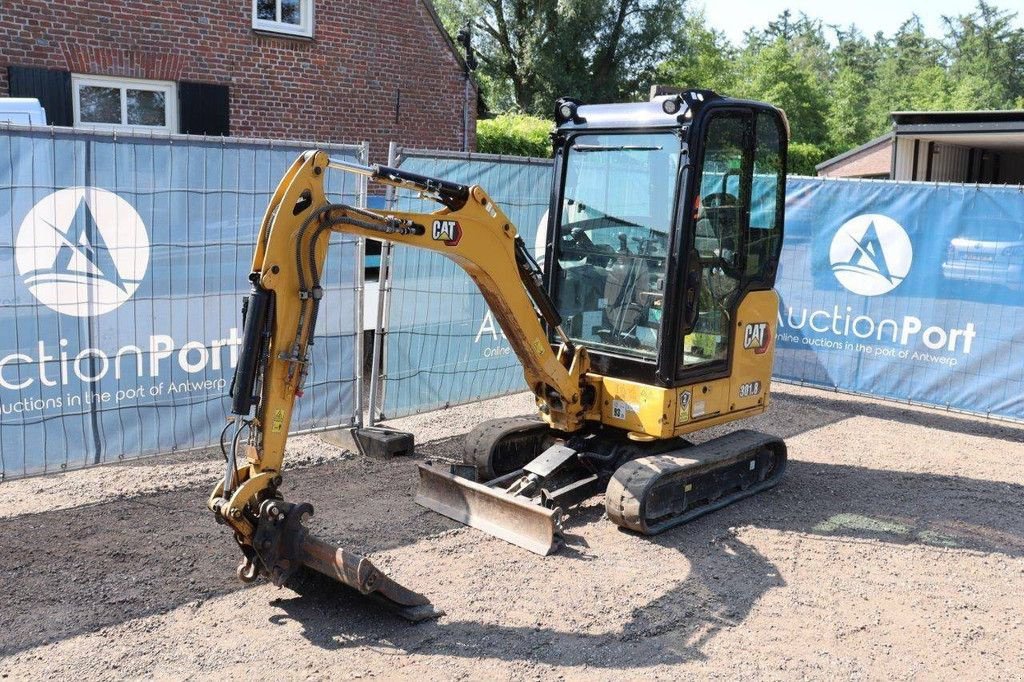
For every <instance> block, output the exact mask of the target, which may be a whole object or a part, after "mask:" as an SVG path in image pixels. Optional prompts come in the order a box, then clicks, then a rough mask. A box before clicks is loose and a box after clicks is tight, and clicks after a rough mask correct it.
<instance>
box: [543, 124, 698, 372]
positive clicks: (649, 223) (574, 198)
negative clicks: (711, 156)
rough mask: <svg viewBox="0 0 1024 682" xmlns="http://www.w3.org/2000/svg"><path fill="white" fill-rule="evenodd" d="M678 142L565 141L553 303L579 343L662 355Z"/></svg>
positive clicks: (612, 137)
mask: <svg viewBox="0 0 1024 682" xmlns="http://www.w3.org/2000/svg"><path fill="white" fill-rule="evenodd" d="M680 148H681V147H680V141H679V138H678V137H677V136H676V134H675V133H674V132H657V133H633V134H621V133H619V134H596V135H579V136H577V137H575V138H573V140H572V141H571V143H570V144H569V147H568V152H567V153H568V161H567V166H566V172H565V186H564V191H563V194H562V205H561V218H560V222H559V226H558V232H557V239H558V244H557V245H556V246H555V248H556V249H557V250H556V254H557V265H558V270H557V272H556V282H555V299H556V301H555V302H556V304H557V306H558V309H559V312H560V313H561V315H562V317H563V320H564V322H563V326H564V328H565V330H566V332H567V333H568V335H569V337H570V338H571V339H573V340H574V341H578V342H581V343H583V344H584V345H586V346H587V347H589V348H592V349H594V350H605V351H608V352H613V353H616V354H621V355H627V356H631V357H636V358H640V359H645V360H653V359H655V358H656V356H657V349H658V336H659V333H660V329H661V318H662V306H663V298H664V294H665V274H666V267H667V263H668V250H669V234H670V232H671V229H672V210H673V199H674V196H675V184H676V175H677V172H678V169H679V156H680Z"/></svg>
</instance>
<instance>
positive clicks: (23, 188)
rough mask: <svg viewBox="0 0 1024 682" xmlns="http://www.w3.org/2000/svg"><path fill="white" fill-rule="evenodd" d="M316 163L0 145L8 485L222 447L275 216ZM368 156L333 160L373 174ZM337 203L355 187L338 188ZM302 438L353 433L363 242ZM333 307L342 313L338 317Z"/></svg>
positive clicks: (339, 304)
mask: <svg viewBox="0 0 1024 682" xmlns="http://www.w3.org/2000/svg"><path fill="white" fill-rule="evenodd" d="M303 149H304V146H303V145H297V144H288V143H280V142H274V143H270V142H266V141H262V142H261V141H241V140H214V139H206V138H196V137H186V136H156V135H154V136H137V135H130V134H129V135H125V134H120V133H119V134H117V135H116V136H115V135H113V134H110V133H97V132H89V131H73V130H67V129H50V128H47V129H29V128H18V127H11V128H5V129H3V130H0V259H2V261H3V263H4V267H3V269H2V270H0V275H2V277H3V278H4V282H3V285H4V286H3V291H4V294H3V297H2V300H0V315H2V318H3V323H2V325H0V411H2V414H0V427H2V432H3V437H2V439H0V476H2V477H4V478H13V477H18V476H24V475H29V474H37V473H44V472H49V471H60V470H64V469H69V468H78V467H83V466H87V465H91V464H98V463H101V462H108V461H116V460H118V459H125V458H131V457H137V456H141V455H146V454H154V453H167V452H172V451H175V450H184V449H192V448H199V447H207V446H210V445H213V444H215V443H216V442H217V440H218V437H219V434H220V432H221V429H222V428H223V426H224V424H225V416H226V414H227V412H228V402H227V400H226V395H227V390H228V384H229V382H230V380H231V376H232V373H233V368H234V365H235V363H236V361H237V358H238V347H239V343H240V336H241V319H240V310H239V306H240V298H241V296H242V295H243V294H244V293H246V291H247V288H248V285H247V274H248V272H249V269H250V267H251V259H252V252H253V244H254V242H255V239H256V232H257V230H258V227H259V222H260V220H261V218H262V216H263V212H264V210H265V209H266V206H267V202H268V201H269V199H270V196H271V194H272V193H273V190H274V188H275V187H276V185H277V183H278V180H279V179H280V178H281V176H282V175H283V173H284V171H285V170H286V169H287V168H288V166H289V165H290V164H291V162H292V161H293V160H294V159H295V157H296V155H297V154H298V153H299V152H300V151H302V150H303ZM361 149H362V148H361V147H355V146H352V147H341V146H332V147H331V149H330V152H331V154H332V155H333V156H335V157H339V158H345V159H348V160H351V161H358V160H362V154H361ZM329 180H331V182H332V184H331V185H330V186H329V191H330V192H331V194H332V197H333V198H335V199H338V200H344V201H348V202H349V203H356V202H358V201H359V199H360V196H359V186H358V183H357V182H356V181H355V180H353V179H351V178H349V179H346V178H345V176H344V175H343V174H332V176H331V177H330V178H329ZM331 249H332V250H333V253H332V256H331V258H330V259H329V264H328V271H327V272H326V273H325V281H326V282H327V283H328V285H327V287H325V288H328V289H329V293H328V295H329V296H331V297H332V306H331V310H332V311H334V310H336V311H337V312H336V313H333V314H330V315H325V316H322V320H321V324H320V328H319V329H318V339H317V342H316V344H315V346H314V349H315V355H314V365H313V372H312V375H311V377H310V379H309V383H308V386H307V389H308V390H307V397H306V398H304V399H303V400H302V401H300V403H299V411H298V414H297V418H296V420H295V422H294V426H295V427H296V428H297V429H303V428H311V427H315V426H325V425H350V424H351V423H353V421H354V416H355V412H356V400H355V395H354V385H355V372H356V370H355V368H356V364H357V363H356V362H355V348H356V341H355V340H356V328H355V320H356V319H357V316H356V306H357V305H358V300H357V297H358V287H359V282H360V274H361V273H360V268H359V267H358V261H359V252H360V250H359V246H358V242H357V241H356V240H352V239H348V240H343V239H335V240H334V242H332V246H331ZM334 302H336V303H334Z"/></svg>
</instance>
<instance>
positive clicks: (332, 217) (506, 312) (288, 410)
mask: <svg viewBox="0 0 1024 682" xmlns="http://www.w3.org/2000/svg"><path fill="white" fill-rule="evenodd" d="M329 163H330V161H329V159H328V157H327V155H326V154H325V153H324V152H320V151H310V152H306V153H304V154H303V155H302V156H300V157H299V159H297V160H296V161H295V162H294V163H293V164H292V166H291V167H290V168H289V170H288V171H287V173H286V174H285V176H284V178H283V179H282V180H281V182H280V183H279V185H278V187H277V190H276V191H275V192H274V195H273V197H272V199H271V202H270V205H269V206H268V208H267V211H266V214H265V215H264V218H263V222H262V224H261V226H260V231H259V236H258V238H257V244H256V250H255V253H254V256H253V264H252V273H253V275H252V276H253V277H254V278H255V279H256V280H257V281H258V282H259V284H260V285H261V286H262V287H263V288H264V289H267V290H269V291H272V292H273V293H274V294H275V303H274V305H273V327H272V334H271V339H270V344H269V346H270V348H269V353H268V360H267V364H266V368H265V370H264V372H263V375H262V396H261V401H260V404H259V409H258V411H257V414H256V416H255V419H254V420H253V423H252V428H253V431H254V433H253V434H252V435H251V437H250V441H249V447H248V448H247V449H246V451H247V460H248V461H247V462H245V463H240V464H242V466H239V468H238V470H237V473H236V482H237V483H238V484H239V486H238V487H236V488H235V489H234V490H233V491H232V492H231V495H230V496H228V498H227V499H225V494H224V484H223V483H221V484H219V485H218V486H217V487H216V488H215V489H214V491H213V493H212V494H211V496H210V499H209V503H208V506H209V507H210V508H211V509H214V510H216V511H218V513H219V515H220V516H221V518H223V519H224V520H225V521H226V522H227V523H229V524H230V525H231V526H232V527H233V528H234V529H235V530H236V531H238V532H239V533H240V534H241V535H242V536H243V539H248V538H249V537H250V536H251V534H252V531H253V529H252V525H251V524H250V523H249V522H248V521H246V519H245V514H244V513H243V512H244V509H245V507H246V505H247V504H249V503H250V502H254V501H255V500H257V499H259V497H260V496H261V495H262V494H263V491H264V490H265V489H266V488H267V487H268V486H271V485H272V484H273V481H274V478H275V476H277V474H278V473H279V472H280V471H281V467H282V460H283V457H284V448H285V442H286V441H287V438H288V431H289V425H290V423H291V418H292V410H293V408H294V405H295V400H296V398H297V397H298V396H299V395H300V394H301V388H302V380H303V378H304V376H305V371H306V368H305V367H304V363H303V358H304V357H305V354H306V353H305V351H306V347H307V345H308V343H309V340H310V338H309V334H310V325H309V315H310V306H309V301H308V299H307V300H305V301H304V300H302V299H301V298H300V291H302V290H303V286H302V285H301V283H300V279H303V278H304V280H305V285H306V286H305V289H307V290H308V289H309V287H310V285H311V283H312V281H313V279H314V278H313V273H312V268H314V267H315V268H316V270H317V272H323V265H324V259H325V257H326V254H327V244H328V240H329V236H330V233H331V232H345V233H348V234H354V235H357V236H361V237H369V238H373V239H387V240H389V241H392V242H395V243H398V244H407V245H409V246H415V247H419V248H424V249H429V250H431V251H436V252H438V253H441V254H442V255H444V256H447V257H448V258H451V259H452V260H453V261H455V262H456V263H457V264H458V265H459V266H460V267H462V269H464V270H465V271H466V272H467V273H468V274H469V276H470V277H471V278H472V279H473V281H474V282H475V283H476V285H477V286H478V287H479V288H480V291H481V292H482V293H483V296H484V298H485V299H486V301H487V303H488V305H489V306H490V308H491V310H492V311H493V313H494V315H495V317H496V319H497V320H498V321H499V323H500V324H501V326H502V329H503V331H504V333H505V336H506V337H507V338H508V341H509V344H510V345H511V346H512V349H513V351H514V352H515V353H516V355H517V356H518V357H519V359H520V361H521V362H522V365H523V372H524V374H525V377H526V381H527V384H528V385H529V386H530V388H531V389H532V390H533V392H534V393H535V394H536V396H537V404H538V408H539V409H540V410H541V413H542V415H543V417H544V419H545V420H546V421H548V423H550V424H551V426H552V428H554V429H557V430H561V431H567V432H571V431H576V430H578V429H579V428H581V427H582V426H583V423H584V416H583V412H584V409H583V405H582V397H583V396H582V394H581V390H580V389H581V388H582V386H583V376H584V375H585V374H586V373H587V371H588V370H589V358H588V355H587V351H586V349H584V348H582V347H576V348H575V349H574V351H573V352H571V353H570V352H569V351H568V350H567V349H566V348H565V347H564V346H563V347H561V348H559V349H558V350H557V351H555V350H553V349H552V347H551V345H550V343H549V342H548V337H547V332H546V330H545V329H544V326H543V324H542V323H541V320H540V318H539V317H538V314H537V312H536V309H535V308H534V304H533V301H532V299H531V298H530V296H529V294H528V292H527V290H526V288H525V286H524V284H523V280H522V275H521V273H520V271H519V268H518V265H517V263H516V257H515V240H516V237H517V235H518V232H517V230H516V228H515V226H514V225H513V224H512V223H511V222H510V221H509V219H508V218H507V217H506V216H505V214H504V213H503V212H502V211H501V209H500V208H499V207H498V206H497V205H496V204H495V203H494V202H493V201H492V200H491V199H490V197H488V196H487V193H486V192H484V191H483V190H482V189H481V188H480V187H476V186H474V187H472V188H470V191H469V198H468V200H467V201H466V202H465V204H464V205H463V206H462V207H460V208H458V209H457V210H452V209H449V208H442V209H440V210H438V211H436V212H434V213H428V214H424V213H405V212H398V211H395V212H388V213H387V216H386V217H387V220H386V221H385V220H381V219H379V218H375V217H373V215H372V214H367V213H365V212H360V211H357V210H354V209H349V208H348V207H344V206H336V205H331V204H330V203H329V202H328V200H327V197H326V195H325V193H324V175H325V174H326V172H327V170H328V167H329ZM377 180H378V181H380V182H383V183H384V184H392V185H394V186H402V183H401V182H399V181H393V182H389V181H388V179H387V178H377ZM297 206H307V208H305V209H304V210H302V211H299V212H298V213H296V211H295V210H293V209H294V208H295V207H297ZM346 219H349V220H352V221H355V222H342V221H344V220H346ZM395 224H401V225H403V226H405V227H406V228H411V229H406V230H405V231H392V232H385V230H386V229H387V228H389V226H391V227H393V226H394V225H395ZM318 227H323V228H324V229H318ZM310 253H312V254H314V259H313V261H312V262H310V259H309V258H308V257H307V254H310ZM297 254H301V255H302V258H303V259H304V262H302V264H301V265H300V264H299V262H298V261H297V258H296V256H297Z"/></svg>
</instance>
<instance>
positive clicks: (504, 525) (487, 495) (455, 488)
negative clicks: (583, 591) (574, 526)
mask: <svg viewBox="0 0 1024 682" xmlns="http://www.w3.org/2000/svg"><path fill="white" fill-rule="evenodd" d="M419 468H420V484H419V489H418V490H417V491H416V504H419V505H421V506H423V507H426V508H427V509H431V510H433V511H435V512H437V513H438V514H442V515H444V516H447V517H448V518H450V519H454V520H455V521H458V522H459V523H462V524H465V525H467V526H472V527H473V528H477V529H479V530H482V531H483V532H485V533H488V534H490V535H493V536H495V537H497V538H501V539H502V540H505V541H507V542H511V543H512V544H513V545H518V546H519V547H522V548H523V549H527V550H529V551H531V552H534V553H536V554H540V555H541V556H547V555H548V554H551V553H552V552H554V551H556V550H557V549H558V548H559V547H561V546H562V510H561V509H560V508H557V507H556V508H554V509H549V508H547V507H544V506H541V505H539V504H537V503H535V502H534V501H533V500H532V499H531V498H528V497H524V496H522V495H514V494H511V493H508V492H506V491H505V490H504V489H502V488H501V487H498V486H497V485H496V484H498V483H500V482H504V481H505V480H507V479H510V478H514V476H515V475H516V474H519V473H521V472H513V473H510V474H508V475H506V476H503V477H501V478H499V479H497V480H496V481H492V485H491V486H488V485H484V484H482V483H477V482H476V481H471V480H469V479H467V478H462V477H461V476H456V475H454V474H452V473H451V472H450V471H449V470H446V469H447V467H444V468H443V467H442V466H440V465H435V464H430V463H427V464H421V465H420V467H419Z"/></svg>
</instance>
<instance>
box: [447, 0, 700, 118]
mask: <svg viewBox="0 0 1024 682" xmlns="http://www.w3.org/2000/svg"><path fill="white" fill-rule="evenodd" d="M682 7H683V3H682V2H680V1H679V0H536V1H530V0H440V1H439V2H437V9H438V12H439V14H440V15H441V16H442V19H443V21H444V23H445V26H446V27H447V28H448V30H449V31H450V32H453V31H454V30H456V27H458V26H460V25H463V24H465V23H470V24H471V25H472V27H473V31H474V41H475V45H476V49H477V54H478V56H479V60H480V64H481V68H480V72H481V80H482V82H484V83H485V84H486V87H485V97H487V98H488V104H489V105H490V106H491V107H492V108H493V109H497V110H501V109H506V108H508V107H507V106H505V105H508V104H512V105H514V106H515V107H517V108H519V109H520V110H522V111H526V112H530V113H536V114H542V115H545V116H546V115H549V113H550V110H551V108H552V106H553V105H554V101H555V99H556V98H557V97H559V96H561V95H569V96H573V97H579V98H580V99H583V100H585V101H590V102H604V101H613V100H622V99H631V98H634V97H638V96H641V95H642V94H643V93H644V91H645V89H646V87H647V86H648V85H649V83H650V82H651V80H652V79H653V74H654V68H655V66H656V65H657V64H658V63H660V62H661V61H662V59H663V58H664V57H665V56H666V55H667V54H668V53H669V51H670V49H671V45H672V44H673V43H674V42H676V41H678V39H679V29H680V25H681V22H682V18H683V13H682ZM503 93H507V94H508V95H509V99H511V102H508V101H507V100H505V98H504V97H503ZM492 100H493V101H492Z"/></svg>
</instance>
